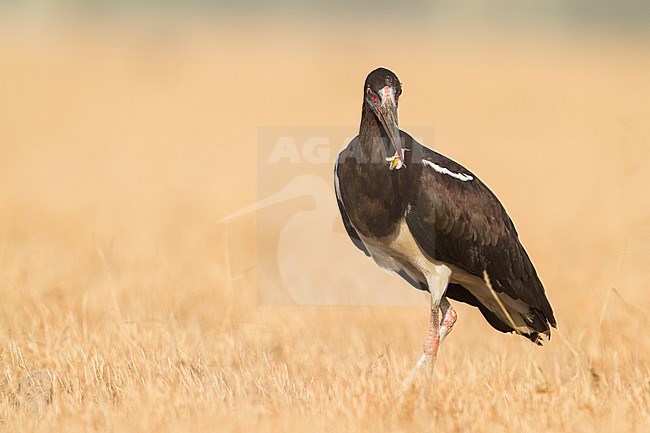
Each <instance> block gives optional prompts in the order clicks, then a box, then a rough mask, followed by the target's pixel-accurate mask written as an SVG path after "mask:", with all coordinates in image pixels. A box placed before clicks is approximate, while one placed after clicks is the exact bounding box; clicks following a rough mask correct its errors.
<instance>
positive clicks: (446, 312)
mask: <svg viewBox="0 0 650 433" xmlns="http://www.w3.org/2000/svg"><path fill="white" fill-rule="evenodd" d="M440 311H441V312H442V319H441V320H440V331H439V334H440V343H442V342H443V340H444V339H445V337H447V335H449V333H450V332H451V328H453V327H454V324H455V323H456V320H457V319H458V315H457V314H456V311H455V310H454V307H452V306H451V304H450V303H449V301H448V300H447V298H442V301H440Z"/></svg>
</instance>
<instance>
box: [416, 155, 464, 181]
mask: <svg viewBox="0 0 650 433" xmlns="http://www.w3.org/2000/svg"><path fill="white" fill-rule="evenodd" d="M422 162H423V163H424V165H428V166H429V167H431V168H433V169H434V170H435V171H437V172H438V173H441V174H446V175H449V176H451V177H453V178H454V179H458V180H460V181H461V182H468V181H470V180H474V178H473V177H472V176H470V175H469V174H465V173H454V172H453V171H451V170H449V169H448V168H445V167H441V166H439V165H438V164H436V163H435V162H431V161H429V160H427V159H423V160H422Z"/></svg>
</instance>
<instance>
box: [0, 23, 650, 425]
mask: <svg viewBox="0 0 650 433" xmlns="http://www.w3.org/2000/svg"><path fill="white" fill-rule="evenodd" d="M398 26H402V27H398V29H399V37H398V38H395V39H394V40H392V41H386V45H385V49H383V50H381V51H380V50H372V49H369V48H368V47H369V46H372V43H373V41H375V39H374V36H373V34H372V33H371V32H368V31H366V30H367V29H363V28H356V27H354V26H352V25H349V26H348V25H346V24H339V25H334V24H331V23H330V24H326V23H324V24H322V26H321V27H318V26H315V25H312V24H309V25H308V24H298V23H297V22H290V23H283V22H276V23H271V22H264V21H262V20H258V21H253V22H251V21H247V22H246V25H243V24H242V23H241V22H236V21H235V22H229V23H225V22H217V23H198V24H197V23H184V22H180V21H178V22H176V21H170V22H168V23H166V24H165V23H163V24H156V23H153V22H152V23H150V22H144V23H139V22H134V23H131V24H128V23H127V24H124V25H122V26H120V27H116V28H112V27H110V26H106V27H102V26H96V27H94V26H90V25H86V26H83V25H81V26H78V27H77V26H72V25H61V26H59V27H58V28H55V27H53V28H49V27H48V28H45V29H43V28H40V27H38V28H35V29H34V28H26V27H21V26H20V25H6V26H3V27H2V29H1V30H0V302H1V304H0V371H1V375H0V380H1V384H0V401H1V403H0V429H2V430H3V431H8V432H33V431H43V432H50V431H66V432H77V431H79V432H81V431H84V432H94V431H147V432H186V431H187V432H198V431H233V432H237V431H241V432H248V431H263V432H264V431H268V432H276V431H310V432H318V431H323V432H325V431H327V432H332V431H341V432H365V431H368V432H371V431H372V432H378V431H416V430H420V431H440V432H466V431H472V432H494V431H527V432H560V431H575V432H605V431H639V432H643V431H650V336H649V334H648V332H647V330H648V326H649V324H650V323H649V319H650V317H649V315H648V312H647V310H648V307H650V295H649V294H648V281H649V278H650V267H649V266H648V257H650V199H649V198H648V197H649V196H648V186H649V185H650V174H649V173H650V121H649V120H648V119H650V98H649V95H650V92H649V91H650V82H649V81H648V77H649V76H650V56H649V55H648V54H649V51H650V49H649V47H648V45H647V44H646V43H644V41H642V40H633V39H625V38H615V37H607V36H606V35H600V34H582V35H579V34H575V35H573V34H550V35H543V36H541V35H536V34H533V33H531V34H507V33H503V34H493V33H491V34H481V32H478V31H477V32H474V33H472V32H461V31H456V32H454V31H452V30H450V29H441V30H436V31H429V32H426V31H422V30H421V29H419V30H414V29H409V28H407V27H405V26H404V25H403V24H399V23H398ZM251 29H255V30H254V31H252V30H251ZM642 42H643V43H642ZM341 47H346V49H345V51H344V52H343V51H342V48H341ZM379 65H385V66H388V67H390V68H392V69H393V70H395V72H396V73H397V74H398V75H399V76H400V78H401V79H402V81H403V82H404V94H403V96H402V98H401V104H400V120H401V123H402V125H406V126H405V127H406V128H407V129H408V125H424V126H432V127H433V128H435V141H434V143H433V145H434V146H435V147H436V148H437V149H438V150H439V151H441V152H442V153H445V154H446V155H448V156H451V157H452V158H454V159H456V160H458V161H460V162H462V163H463V164H464V165H466V166H467V167H469V168H470V169H471V170H473V171H474V172H475V173H478V174H479V176H481V178H482V179H483V180H484V181H485V182H486V183H487V184H488V185H490V187H491V188H492V189H493V190H494V191H495V192H496V194H497V195H498V196H499V197H500V199H501V200H502V201H503V202H504V204H505V206H506V208H507V209H508V211H509V213H510V215H511V217H512V218H513V220H514V221H515V224H516V225H517V228H518V230H519V233H520V237H521V239H522V241H523V243H524V245H525V246H526V248H527V250H528V252H529V254H530V255H531V257H532V259H533V262H534V263H535V265H536V267H537V270H538V272H539V274H540V276H541V278H542V280H543V282H544V284H545V286H546V289H547V293H548V296H549V299H550V300H551V303H552V305H553V307H554V309H555V313H556V317H557V320H558V326H559V328H558V330H557V332H556V333H554V334H553V336H552V339H551V340H550V341H549V342H547V343H546V344H545V346H544V347H543V348H539V347H536V346H534V345H533V344H531V343H530V342H528V341H527V340H525V339H523V338H520V337H517V336H513V335H504V334H500V333H498V332H496V331H494V330H492V329H491V328H490V327H489V325H487V323H486V322H485V321H484V320H483V318H482V317H481V316H480V314H479V313H478V311H474V310H473V309H470V308H467V307H465V306H462V305H458V304H456V305H457V310H458V312H459V321H458V324H457V325H456V327H455V328H454V329H455V330H454V332H453V333H452V334H451V336H450V337H449V338H448V339H447V340H446V342H445V343H444V345H443V346H442V349H441V353H440V357H439V359H438V362H437V365H436V370H435V373H434V378H433V382H432V384H431V386H430V387H429V388H428V389H422V390H421V393H420V394H416V395H411V396H407V397H406V398H403V397H400V388H401V385H402V381H403V380H404V379H405V378H406V377H407V376H408V374H409V372H410V370H411V368H412V366H413V365H414V363H415V361H416V360H417V359H418V357H419V356H420V352H421V347H422V342H423V340H424V337H425V335H426V331H427V323H428V308H427V306H426V304H424V305H421V306H417V305H416V306H406V307H404V306H403V307H397V306H393V307H391V306H383V307H377V306H299V305H285V306H261V305H259V302H258V297H257V295H258V294H257V291H256V273H255V260H256V259H255V257H256V256H255V251H256V249H257V247H258V246H260V245H259V242H260V241H259V239H263V236H262V237H261V236H260V235H263V233H259V232H258V231H256V227H257V226H256V225H255V224H254V221H252V220H251V218H250V217H246V218H244V220H243V221H242V222H240V223H234V224H232V225H230V226H229V228H228V230H230V232H229V233H226V228H224V225H222V224H219V223H218V221H219V220H220V219H221V218H222V217H224V216H225V215H228V214H230V213H232V212H234V211H236V210H237V209H239V208H241V207H242V206H246V205H248V204H251V203H254V202H255V201H256V200H257V198H258V197H257V192H256V191H257V189H256V188H257V180H258V179H257V173H256V166H257V165H256V163H257V160H256V158H257V147H256V146H257V132H258V128H259V127H263V126H273V125H283V126H293V125H295V126H296V127H300V126H305V125H349V127H350V133H351V134H354V132H355V128H356V125H357V124H358V121H359V116H360V104H361V85H362V82H363V79H364V78H365V75H366V74H367V72H369V71H370V70H371V69H373V68H374V67H376V66H379ZM427 144H431V143H427ZM332 157H333V156H332ZM319 199H322V200H334V196H333V194H332V195H331V196H327V197H321V198H319ZM247 218H248V219H247ZM332 224H339V223H338V221H337V220H332ZM318 229H319V228H313V230H318ZM323 230H326V231H327V230H329V231H331V230H330V227H326V228H324V229H323ZM338 230H339V231H340V230H341V227H340V226H339V227H338ZM329 231H327V233H329ZM334 232H335V231H334ZM334 232H332V233H334ZM302 235H303V236H304V235H308V234H304V233H303V234H302ZM226 237H228V238H229V239H230V241H229V242H228V243H226ZM299 240H300V238H298V239H297V241H298V243H299ZM347 248H349V252H350V253H351V254H353V255H355V257H356V255H357V253H356V251H354V247H353V245H352V244H351V243H349V244H347ZM333 254H336V252H332V251H323V256H324V258H325V259H327V257H331V256H332V255H333ZM358 255H359V256H361V253H358ZM297 257H300V256H299V255H297ZM361 259H362V257H359V260H361ZM302 272H304V273H306V274H308V273H309V272H310V266H309V265H308V264H306V265H305V266H304V267H303V268H302ZM332 272H335V273H341V274H343V275H349V276H350V278H351V281H354V279H355V278H356V279H360V278H365V277H366V276H365V275H358V272H357V269H356V268H355V266H349V267H341V268H337V269H332ZM368 278H373V279H376V280H373V281H377V282H378V283H382V282H385V283H386V284H391V285H393V286H394V288H395V290H396V291H403V292H404V294H405V295H404V296H411V295H412V293H411V291H412V290H413V289H411V288H410V287H408V286H407V285H406V284H405V283H400V281H399V280H398V279H396V278H394V277H390V276H388V275H385V274H383V273H382V272H380V271H379V269H377V270H376V274H374V273H372V275H370V274H368ZM308 289H309V288H306V290H308ZM347 290H354V286H353V285H351V287H349V288H347Z"/></svg>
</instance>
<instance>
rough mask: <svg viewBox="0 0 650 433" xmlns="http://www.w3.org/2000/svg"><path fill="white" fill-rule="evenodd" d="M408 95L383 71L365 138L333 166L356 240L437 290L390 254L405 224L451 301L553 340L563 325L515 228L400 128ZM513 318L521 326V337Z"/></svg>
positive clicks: (376, 79)
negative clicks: (445, 271) (441, 270)
mask: <svg viewBox="0 0 650 433" xmlns="http://www.w3.org/2000/svg"><path fill="white" fill-rule="evenodd" d="M401 91H402V89H401V84H400V83H399V80H398V79H397V76H395V74H393V73H392V72H390V71H388V70H387V69H383V68H379V69H377V70H375V71H373V72H372V73H371V74H370V75H369V76H368V78H367V79H366V82H365V84H364V103H363V109H362V118H361V126H360V131H359V136H357V137H356V138H355V139H354V140H352V142H351V143H350V144H349V145H348V146H347V148H346V149H344V150H343V151H342V152H341V153H340V154H339V157H338V159H337V163H336V167H335V186H336V191H337V200H338V205H339V210H340V211H341V217H342V219H343V224H344V226H345V229H346V231H347V233H348V235H349V236H350V238H351V239H352V241H353V242H354V244H355V245H356V246H357V247H358V248H359V249H361V250H362V251H363V252H364V253H365V254H366V255H368V256H370V255H372V253H371V249H372V248H370V247H369V244H373V245H375V250H376V249H377V245H379V247H380V248H381V246H382V245H386V249H385V251H387V254H388V255H390V254H393V256H394V257H393V258H394V259H395V260H394V261H395V262H397V263H398V266H396V267H394V268H393V270H395V271H396V272H397V273H398V274H399V275H400V276H402V277H403V278H404V279H405V280H406V281H408V282H409V283H410V284H411V285H413V286H414V287H415V288H417V289H420V290H429V281H428V280H427V276H426V275H424V273H423V272H422V269H421V267H419V266H418V265H417V264H416V263H415V262H413V261H412V260H409V259H408V257H407V256H406V253H404V254H399V251H398V252H395V251H393V252H392V253H391V252H390V251H391V247H390V245H392V244H391V243H392V242H394V240H395V238H396V236H398V233H399V231H400V227H403V226H404V224H405V226H406V227H408V230H409V232H410V235H411V236H412V238H413V239H414V240H415V242H416V243H417V246H418V247H419V249H420V251H421V252H422V254H423V255H424V256H426V257H427V258H428V259H430V260H431V261H432V262H433V261H435V262H436V263H438V262H441V263H443V264H445V265H448V266H449V268H451V270H452V274H451V277H450V280H449V281H447V282H448V286H447V290H446V292H445V293H444V296H445V297H448V298H451V299H455V300H458V301H461V302H465V303H468V304H470V305H473V306H476V307H478V308H479V309H480V311H481V312H482V313H483V315H484V317H485V318H486V319H487V321H488V322H489V323H490V324H491V325H492V326H493V327H494V328H495V329H497V330H499V331H502V332H511V331H514V330H516V331H517V332H519V333H520V334H523V335H525V336H527V337H528V338H530V339H531V340H532V341H535V342H539V341H540V340H539V335H540V334H546V335H547V336H550V327H551V326H553V327H555V326H556V321H555V318H554V316H553V311H552V309H551V306H550V304H549V302H548V299H547V298H546V295H545V292H544V287H543V285H542V283H541V281H540V279H539V277H538V275H537V272H536V271H535V268H534V266H533V264H532V262H531V260H530V258H529V256H528V254H527V253H526V251H525V249H524V247H523V246H522V244H521V242H520V241H519V237H518V234H517V231H516V229H515V226H514V224H513V223H512V220H511V219H510V217H509V216H508V214H507V213H506V211H505V209H504V207H503V206H502V205H501V203H500V202H499V200H498V199H497V197H496V196H495V195H494V194H493V193H492V191H490V189H489V188H488V187H487V186H486V185H485V184H484V183H483V182H481V180H480V179H478V178H477V177H476V176H475V175H474V174H473V173H472V172H470V171H469V170H467V169H466V168H465V167H463V166H462V165H460V164H458V163H456V162H454V161H452V160H451V159H449V158H447V157H445V156H443V155H441V154H438V153H436V152H434V151H433V150H431V149H428V148H426V147H424V146H422V145H421V144H420V143H418V142H417V141H416V140H414V139H413V138H412V137H411V136H410V135H408V134H407V133H405V132H404V131H401V130H398V129H397V102H398V98H399V96H400V94H401ZM391 97H392V99H391ZM387 100H388V102H386V101H387ZM391 104H392V106H391ZM387 113H388V114H387ZM391 116H392V117H391ZM393 121H394V125H393ZM396 131H399V132H396ZM396 137H399V140H397V139H396ZM396 142H397V143H396ZM400 147H401V148H400ZM402 149H403V150H402ZM393 153H394V155H393ZM391 155H393V156H391ZM402 230H403V229H402ZM393 248H394V247H393ZM375 259H376V260H377V258H376V257H375ZM378 263H379V262H378ZM485 272H486V273H487V275H489V278H490V281H491V286H492V288H493V289H494V291H495V292H496V293H497V294H498V296H499V297H500V298H502V299H504V300H505V301H506V302H504V303H503V306H504V307H505V309H506V310H509V311H508V312H507V314H504V312H503V311H500V310H499V309H497V308H495V305H494V304H492V303H491V302H489V299H490V298H488V297H487V296H488V295H486V292H485V291H482V290H484V289H481V288H480V287H479V286H480V282H481V281H482V280H483V275H484V273H485ZM487 293H488V294H489V292H487ZM432 308H433V307H432ZM508 315H511V316H513V317H515V318H516V319H517V320H518V322H517V326H516V328H517V329H513V324H512V322H511V321H510V320H509V319H508V318H507V316H508Z"/></svg>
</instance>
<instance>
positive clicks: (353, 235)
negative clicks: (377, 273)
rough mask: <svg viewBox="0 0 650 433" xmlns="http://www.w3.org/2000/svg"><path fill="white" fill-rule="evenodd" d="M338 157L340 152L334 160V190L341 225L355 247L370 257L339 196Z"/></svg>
mask: <svg viewBox="0 0 650 433" xmlns="http://www.w3.org/2000/svg"><path fill="white" fill-rule="evenodd" d="M340 157H341V154H339V155H338V156H337V157H336V162H335V163H334V191H335V192H336V203H337V204H338V205H339V211H340V212H341V219H342V220H343V226H344V227H345V231H346V232H348V236H350V240H351V241H352V243H353V244H354V245H355V246H356V247H357V248H359V249H360V250H361V251H363V253H364V254H365V255H366V256H367V257H370V252H368V249H367V248H366V246H365V245H364V243H363V241H362V240H361V237H359V233H357V231H356V230H355V229H354V227H353V226H352V222H350V217H348V213H347V212H346V211H345V206H344V205H343V199H342V198H341V184H340V181H339V176H338V167H339V158H340Z"/></svg>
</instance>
